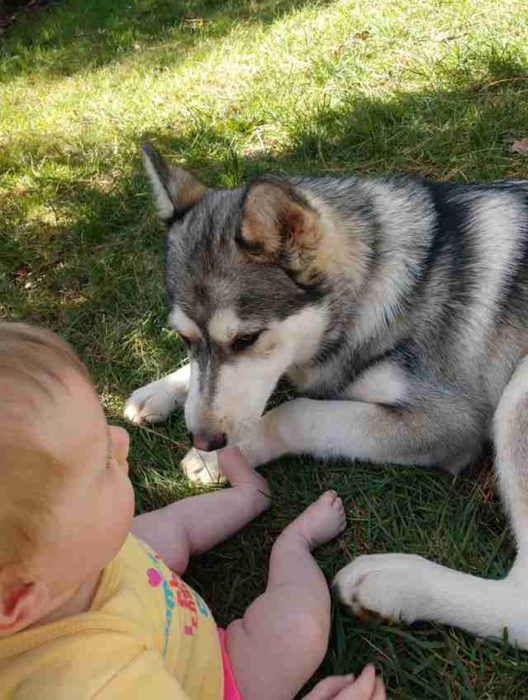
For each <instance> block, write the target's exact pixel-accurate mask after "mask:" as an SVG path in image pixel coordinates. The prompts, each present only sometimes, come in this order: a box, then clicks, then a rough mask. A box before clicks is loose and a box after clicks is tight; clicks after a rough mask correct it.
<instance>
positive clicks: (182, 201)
mask: <svg viewBox="0 0 528 700" xmlns="http://www.w3.org/2000/svg"><path fill="white" fill-rule="evenodd" d="M141 150H142V155H143V166H144V168H145V172H146V173H147V176H148V178H149V180H150V184H151V185H152V190H153V192H154V197H155V199H156V205H157V209H158V214H159V217H160V219H161V220H162V221H163V222H164V223H170V222H171V221H172V220H173V219H174V217H175V216H178V214H180V213H181V214H183V213H184V212H186V211H187V210H189V209H191V208H192V207H193V206H194V205H195V204H197V203H198V202H199V201H200V200H201V199H202V197H203V196H204V194H205V193H206V192H207V187H206V186H205V185H202V183H201V182H200V181H199V180H197V179H196V178H195V177H194V175H192V174H191V173H190V172H189V171H188V170H185V169H184V168H180V167H179V166H178V167H173V166H170V165H168V164H167V163H166V162H165V160H164V159H163V158H162V156H161V155H160V154H159V153H158V151H157V150H156V149H155V148H154V146H152V145H151V144H150V143H146V144H143V146H142V147H141Z"/></svg>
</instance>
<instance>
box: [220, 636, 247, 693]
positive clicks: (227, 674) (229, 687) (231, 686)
mask: <svg viewBox="0 0 528 700" xmlns="http://www.w3.org/2000/svg"><path fill="white" fill-rule="evenodd" d="M218 637H219V639H220V649H221V650H222V662H223V664H224V700H242V696H241V695H240V692H239V690H238V687H237V684H236V680H235V674H234V673H233V667H232V666H231V659H230V658H229V654H228V653H227V647H226V644H225V630H223V629H222V628H221V627H219V628H218Z"/></svg>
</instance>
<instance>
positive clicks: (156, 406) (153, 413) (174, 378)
mask: <svg viewBox="0 0 528 700" xmlns="http://www.w3.org/2000/svg"><path fill="white" fill-rule="evenodd" d="M186 370H187V368H186V367H183V368H182V369H181V370H178V371H177V372H173V373H172V374H169V375H168V376H166V377H163V379H158V381H156V382H151V383H150V384H146V385H145V386H142V387H141V388H140V389H136V391H134V393H133V394H131V396H130V397H129V399H128V401H127V402H126V404H125V411H124V414H125V418H127V419H128V420H129V421H131V422H132V423H137V424H139V423H143V422H144V421H147V422H149V423H161V422H162V421H164V420H167V418H168V417H169V416H170V414H171V413H172V412H173V411H174V410H175V409H176V407H177V406H182V405H183V404H184V403H185V399H186V398H187V389H188V386H189V380H188V374H189V373H188V372H187V371H186Z"/></svg>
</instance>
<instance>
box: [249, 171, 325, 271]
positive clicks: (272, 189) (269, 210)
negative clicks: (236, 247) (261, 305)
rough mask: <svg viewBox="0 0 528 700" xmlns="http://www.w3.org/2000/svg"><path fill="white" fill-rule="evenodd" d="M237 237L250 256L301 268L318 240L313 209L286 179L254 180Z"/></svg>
mask: <svg viewBox="0 0 528 700" xmlns="http://www.w3.org/2000/svg"><path fill="white" fill-rule="evenodd" d="M241 234H242V237H241V240H240V241H239V243H240V245H241V247H242V248H244V249H245V250H246V251H247V253H248V254H249V255H250V257H252V258H254V259H256V260H258V259H260V260H263V261H275V262H280V263H281V264H283V265H285V266H286V267H288V268H289V269H291V270H292V271H299V272H300V271H301V270H305V269H306V267H307V266H308V265H309V264H310V262H311V261H313V259H314V257H315V252H316V250H317V248H318V246H319V243H320V240H321V228H320V222H319V216H318V214H317V212H316V211H315V210H314V209H313V208H312V207H311V206H310V205H309V204H308V202H306V201H305V199H304V198H303V197H302V195H301V194H300V193H297V192H296V191H295V189H294V187H293V186H292V185H291V183H289V182H288V181H287V180H285V181H281V180H277V181H266V180H263V181H256V182H254V183H253V184H252V185H251V186H250V188H249V192H248V194H247V197H246V201H245V203H244V211H243V216H242V229H241Z"/></svg>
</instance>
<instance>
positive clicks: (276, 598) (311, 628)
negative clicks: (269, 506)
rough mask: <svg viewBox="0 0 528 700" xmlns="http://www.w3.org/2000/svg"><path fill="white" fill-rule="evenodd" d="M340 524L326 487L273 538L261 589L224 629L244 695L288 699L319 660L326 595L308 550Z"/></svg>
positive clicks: (340, 512)
mask: <svg viewBox="0 0 528 700" xmlns="http://www.w3.org/2000/svg"><path fill="white" fill-rule="evenodd" d="M345 525H346V522H345V511H344V508H343V504H342V502H341V499H340V498H338V497H337V494H336V493H335V491H328V492H326V493H324V494H323V495H322V496H321V497H320V498H319V499H318V500H317V501H316V502H315V503H312V505H311V506H310V507H309V508H307V509H306V510H305V511H304V513H302V514H301V515H300V516H299V517H298V518H297V519H296V520H294V522H293V523H291V525H289V526H288V527H287V528H286V529H285V530H284V532H283V533H282V534H281V535H280V537H279V538H278V539H277V541H276V542H275V544H274V546H273V550H272V552H271V559H270V569H269V578H268V585H267V588H266V592H265V593H264V594H263V595H261V596H260V597H259V598H257V600H256V601H255V602H254V603H252V604H251V605H250V607H249V608H248V609H247V611H246V613H245V615H244V617H243V618H242V619H241V620H235V621H234V622H233V623H232V624H231V625H229V627H228V628H227V632H226V642H227V650H228V652H229V656H230V658H231V662H232V664H233V670H234V674H235V678H236V680H237V683H238V686H239V689H240V693H241V695H242V697H243V698H244V700H261V699H262V700H292V698H293V697H294V696H295V694H296V693H297V692H298V691H299V690H300V689H301V688H302V686H303V685H304V683H306V681H307V680H308V679H309V678H310V676H311V675H312V674H313V673H314V672H315V670H316V669H317V667H318V666H319V664H320V663H321V661H322V660H323V657H324V655H325V653H326V648H327V645H328V634H329V629H330V595H329V592H328V586H327V584H326V581H325V578H324V576H323V573H322V571H321V570H320V568H319V567H318V565H317V563H316V561H315V559H314V558H313V557H312V555H311V551H312V550H313V549H315V547H317V546H319V545H321V544H324V543H325V542H328V541H330V540H331V539H333V538H334V537H336V536H337V535H338V534H339V533H340V532H341V531H342V530H344V528H345Z"/></svg>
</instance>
